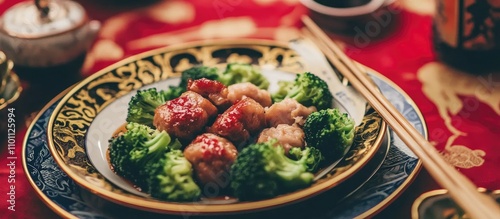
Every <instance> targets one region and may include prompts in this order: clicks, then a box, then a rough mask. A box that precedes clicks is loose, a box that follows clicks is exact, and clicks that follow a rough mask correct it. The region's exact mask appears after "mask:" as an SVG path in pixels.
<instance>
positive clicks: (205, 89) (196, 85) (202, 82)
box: [187, 78, 231, 112]
mask: <svg viewBox="0 0 500 219" xmlns="http://www.w3.org/2000/svg"><path fill="white" fill-rule="evenodd" d="M187 90H189V91H193V92H196V93H198V94H200V95H201V96H203V97H205V98H207V99H208V100H210V102H212V104H214V105H215V106H216V107H217V108H218V109H219V110H220V111H221V112H223V111H224V110H226V109H227V108H229V107H230V106H231V101H230V100H229V99H228V98H227V96H228V93H229V92H228V88H227V87H226V86H225V85H224V84H222V83H221V82H218V81H215V80H210V79H206V78H201V79H197V80H189V81H188V85H187Z"/></svg>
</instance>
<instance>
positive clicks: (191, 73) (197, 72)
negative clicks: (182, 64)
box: [177, 66, 219, 93]
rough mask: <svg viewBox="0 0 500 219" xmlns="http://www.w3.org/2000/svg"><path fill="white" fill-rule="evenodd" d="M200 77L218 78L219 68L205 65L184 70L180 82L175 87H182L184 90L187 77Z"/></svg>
mask: <svg viewBox="0 0 500 219" xmlns="http://www.w3.org/2000/svg"><path fill="white" fill-rule="evenodd" d="M200 78H206V79H210V80H218V79H219V70H218V69H217V68H215V67H207V66H195V67H192V68H189V69H187V70H184V71H183V72H182V74H181V82H180V83H179V86H177V87H180V88H183V89H184V91H186V88H187V84H188V81H189V79H192V80H197V79H200ZM184 91H183V92H184ZM181 93H182V92H181Z"/></svg>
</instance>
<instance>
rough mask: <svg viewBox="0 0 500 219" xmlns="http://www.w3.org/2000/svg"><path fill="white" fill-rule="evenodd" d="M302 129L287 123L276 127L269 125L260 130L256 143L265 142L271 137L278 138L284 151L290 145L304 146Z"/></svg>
mask: <svg viewBox="0 0 500 219" xmlns="http://www.w3.org/2000/svg"><path fill="white" fill-rule="evenodd" d="M304 137H305V135H304V131H302V128H300V127H298V126H292V125H287V124H279V125H278V126H276V127H271V128H267V129H264V130H262V132H261V133H260V135H259V138H258V139H257V142H258V143H262V142H267V141H269V140H271V139H276V140H278V142H277V143H278V145H281V146H283V148H284V149H285V153H287V154H288V151H289V150H290V148H292V147H299V148H303V147H304V146H305V141H304Z"/></svg>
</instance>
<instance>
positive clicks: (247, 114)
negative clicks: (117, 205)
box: [208, 97, 266, 145]
mask: <svg viewBox="0 0 500 219" xmlns="http://www.w3.org/2000/svg"><path fill="white" fill-rule="evenodd" d="M265 125H266V120H265V117H264V108H263V107H262V106H261V105H260V104H259V103H257V102H255V100H253V99H251V98H248V97H244V98H243V99H242V100H240V101H238V102H237V103H236V104H234V105H232V106H231V107H229V109H227V110H226V111H225V112H224V113H222V114H220V115H219V116H218V117H217V119H216V120H215V122H214V124H212V126H211V127H210V128H208V132H210V133H214V134H217V135H219V136H222V137H224V138H227V139H228V140H230V141H231V142H233V143H234V144H235V145H238V144H240V143H242V142H244V141H246V140H248V139H249V138H250V136H251V135H252V134H256V133H257V132H258V131H260V130H261V129H262V128H264V127H265Z"/></svg>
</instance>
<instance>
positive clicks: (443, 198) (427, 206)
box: [411, 188, 500, 219]
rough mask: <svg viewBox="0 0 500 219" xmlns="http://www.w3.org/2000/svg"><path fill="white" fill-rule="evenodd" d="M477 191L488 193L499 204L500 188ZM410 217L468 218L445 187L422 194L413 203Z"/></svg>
mask: <svg viewBox="0 0 500 219" xmlns="http://www.w3.org/2000/svg"><path fill="white" fill-rule="evenodd" d="M478 191H480V192H483V193H486V194H489V195H490V196H491V197H493V198H494V199H495V200H496V201H497V202H498V203H499V204H500V190H495V191H488V190H486V189H484V188H479V189H478ZM411 217H412V219H424V218H425V219H470V218H471V217H469V216H468V215H467V214H466V213H465V212H464V210H462V209H461V208H460V207H459V206H458V205H457V204H456V203H455V202H454V201H453V199H451V197H450V195H449V194H448V191H447V190H446V189H438V190H432V191H429V192H426V193H424V194H422V195H421V196H420V197H418V198H417V199H416V200H415V202H414V203H413V206H412V209H411Z"/></svg>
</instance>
